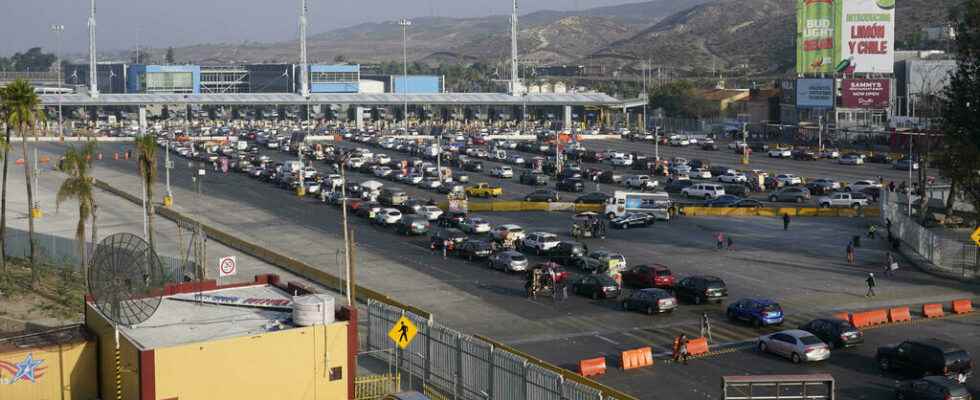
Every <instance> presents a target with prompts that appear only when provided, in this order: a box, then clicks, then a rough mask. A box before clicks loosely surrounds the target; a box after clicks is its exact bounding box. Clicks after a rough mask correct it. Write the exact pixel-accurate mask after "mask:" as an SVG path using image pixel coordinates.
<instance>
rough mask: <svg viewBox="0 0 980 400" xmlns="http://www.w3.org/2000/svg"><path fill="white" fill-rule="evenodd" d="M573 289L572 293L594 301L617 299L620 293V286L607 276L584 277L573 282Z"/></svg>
mask: <svg viewBox="0 0 980 400" xmlns="http://www.w3.org/2000/svg"><path fill="white" fill-rule="evenodd" d="M571 289H572V293H574V294H577V295H581V296H585V297H589V298H591V299H593V300H598V299H615V298H617V297H619V293H620V288H619V284H617V283H616V281H615V280H614V279H613V278H612V277H610V276H609V275H606V274H594V275H582V276H580V277H578V278H577V279H574V280H573V281H572V284H571Z"/></svg>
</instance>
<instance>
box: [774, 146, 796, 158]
mask: <svg viewBox="0 0 980 400" xmlns="http://www.w3.org/2000/svg"><path fill="white" fill-rule="evenodd" d="M792 156H793V151H792V150H790V149H780V148H778V147H776V148H773V149H769V157H772V158H790V157H792Z"/></svg>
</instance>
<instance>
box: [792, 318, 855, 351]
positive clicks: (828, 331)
mask: <svg viewBox="0 0 980 400" xmlns="http://www.w3.org/2000/svg"><path fill="white" fill-rule="evenodd" d="M800 329H801V330H804V331H807V332H810V333H812V334H813V335H814V336H816V337H818V338H820V340H822V341H823V342H824V343H827V344H829V345H830V346H831V347H835V348H843V347H852V346H857V345H859V344H861V343H864V333H863V332H861V330H860V329H858V328H855V327H854V325H852V324H851V323H850V322H849V321H845V320H842V319H836V318H819V319H815V320H813V321H810V322H807V323H806V324H803V325H801V326H800Z"/></svg>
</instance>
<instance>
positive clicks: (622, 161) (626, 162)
mask: <svg viewBox="0 0 980 400" xmlns="http://www.w3.org/2000/svg"><path fill="white" fill-rule="evenodd" d="M609 163H610V164H612V165H615V166H617V167H628V166H630V165H633V157H630V156H629V155H622V156H621V155H617V156H614V157H613V158H610V159H609Z"/></svg>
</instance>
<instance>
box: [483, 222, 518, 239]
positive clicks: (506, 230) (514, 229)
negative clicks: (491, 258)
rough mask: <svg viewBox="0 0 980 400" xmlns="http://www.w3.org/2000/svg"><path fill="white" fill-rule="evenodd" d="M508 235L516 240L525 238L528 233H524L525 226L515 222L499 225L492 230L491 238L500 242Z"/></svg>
mask: <svg viewBox="0 0 980 400" xmlns="http://www.w3.org/2000/svg"><path fill="white" fill-rule="evenodd" d="M508 236H510V237H512V238H513V239H515V240H518V241H521V240H524V236H526V234H525V233H524V228H522V227H521V226H520V225H515V224H503V225H498V226H497V227H496V228H493V230H491V231H490V238H491V239H493V240H496V241H498V242H502V241H504V240H506V239H507V237H508Z"/></svg>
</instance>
